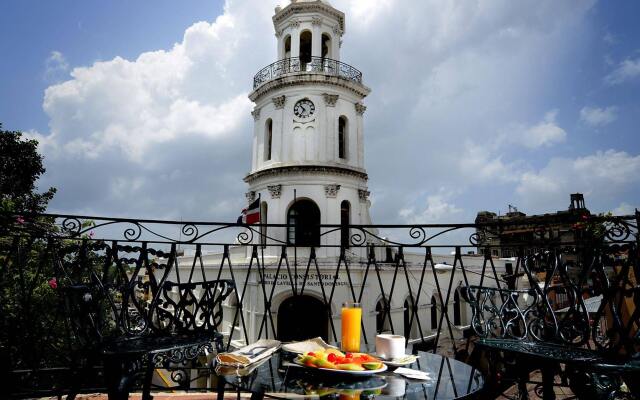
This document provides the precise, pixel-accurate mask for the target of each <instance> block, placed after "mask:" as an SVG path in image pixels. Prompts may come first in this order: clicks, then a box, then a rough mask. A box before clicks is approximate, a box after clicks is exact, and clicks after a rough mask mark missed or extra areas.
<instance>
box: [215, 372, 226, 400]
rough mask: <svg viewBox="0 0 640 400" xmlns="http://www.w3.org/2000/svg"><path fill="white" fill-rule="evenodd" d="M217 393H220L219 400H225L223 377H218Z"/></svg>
mask: <svg viewBox="0 0 640 400" xmlns="http://www.w3.org/2000/svg"><path fill="white" fill-rule="evenodd" d="M216 392H217V393H218V397H217V400H224V378H222V377H221V376H218V383H217V385H216Z"/></svg>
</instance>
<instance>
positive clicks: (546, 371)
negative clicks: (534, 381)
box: [541, 363, 556, 400]
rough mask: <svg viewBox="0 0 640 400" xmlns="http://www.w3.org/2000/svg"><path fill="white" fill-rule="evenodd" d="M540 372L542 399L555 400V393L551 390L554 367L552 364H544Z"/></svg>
mask: <svg viewBox="0 0 640 400" xmlns="http://www.w3.org/2000/svg"><path fill="white" fill-rule="evenodd" d="M541 372H542V398H543V399H544V400H555V398H556V393H555V391H554V390H553V383H554V380H555V379H554V378H555V365H554V364H553V363H548V364H544V365H543V366H542V368H541Z"/></svg>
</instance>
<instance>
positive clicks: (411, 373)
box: [393, 368, 433, 381]
mask: <svg viewBox="0 0 640 400" xmlns="http://www.w3.org/2000/svg"><path fill="white" fill-rule="evenodd" d="M393 372H394V373H396V374H399V375H402V376H404V377H406V378H410V379H419V380H421V381H430V380H433V378H432V377H431V374H430V373H429V372H425V371H419V370H417V369H411V368H398V369H396V370H395V371H393Z"/></svg>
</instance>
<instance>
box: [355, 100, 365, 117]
mask: <svg viewBox="0 0 640 400" xmlns="http://www.w3.org/2000/svg"><path fill="white" fill-rule="evenodd" d="M355 106H356V112H357V113H358V115H362V114H364V112H365V111H366V110H367V106H365V105H364V104H362V103H356V104H355Z"/></svg>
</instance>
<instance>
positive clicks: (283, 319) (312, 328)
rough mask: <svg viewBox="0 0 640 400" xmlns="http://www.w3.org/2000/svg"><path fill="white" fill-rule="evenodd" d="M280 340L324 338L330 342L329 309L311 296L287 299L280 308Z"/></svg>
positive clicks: (297, 296) (294, 296)
mask: <svg viewBox="0 0 640 400" xmlns="http://www.w3.org/2000/svg"><path fill="white" fill-rule="evenodd" d="M277 336H278V340H280V341H281V342H290V341H299V340H306V339H309V338H313V337H318V336H320V337H322V339H324V340H325V341H328V340H329V312H328V307H327V306H326V305H325V304H324V303H323V302H322V301H321V300H318V299H317V298H315V297H313V296H309V295H293V296H291V297H287V298H286V299H285V300H284V301H282V303H280V306H279V307H278V335H277Z"/></svg>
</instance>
